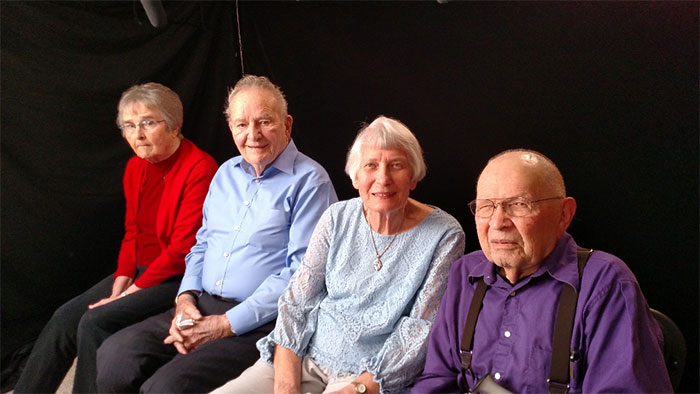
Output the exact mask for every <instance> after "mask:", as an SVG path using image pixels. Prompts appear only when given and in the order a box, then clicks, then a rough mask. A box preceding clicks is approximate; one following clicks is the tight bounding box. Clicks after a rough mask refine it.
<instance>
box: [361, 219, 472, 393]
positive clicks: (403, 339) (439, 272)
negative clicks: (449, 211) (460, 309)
mask: <svg viewBox="0 0 700 394" xmlns="http://www.w3.org/2000/svg"><path fill="white" fill-rule="evenodd" d="M464 238H465V237H464V232H463V231H462V229H461V228H460V227H459V225H457V226H456V228H452V229H450V231H447V232H446V233H445V235H444V237H443V239H442V240H441V241H440V243H439V245H438V247H437V248H436V250H435V251H434V252H433V257H432V262H431V264H430V269H429V271H428V273H427V275H426V276H425V280H424V281H423V283H422V285H421V287H420V289H419V290H418V293H417V295H416V299H415V301H414V303H413V306H412V307H411V312H410V314H409V316H406V317H403V318H401V319H400V320H399V322H398V324H397V325H396V328H395V329H394V331H393V332H392V334H391V335H390V336H389V338H387V340H386V342H385V343H384V346H383V347H382V349H381V351H380V352H379V354H378V355H377V356H376V357H373V358H372V359H371V361H370V365H369V366H368V369H367V370H368V372H370V373H372V374H373V375H374V380H375V381H377V382H378V383H379V384H380V388H381V392H382V393H388V392H393V391H400V390H402V389H405V388H406V386H408V385H410V383H411V382H413V381H414V380H415V379H416V378H417V377H418V375H420V373H421V371H422V370H423V364H424V363H425V353H426V350H427V346H428V336H429V334H430V328H431V327H432V324H433V320H434V319H435V315H436V314H437V310H438V306H439V305H440V299H441V298H442V294H443V292H444V291H445V284H446V282H447V275H448V273H449V270H450V266H451V265H452V263H453V262H454V261H456V260H457V259H458V258H459V257H461V256H462V254H463V253H464V242H465V241H464Z"/></svg>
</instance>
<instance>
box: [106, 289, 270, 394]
mask: <svg viewBox="0 0 700 394" xmlns="http://www.w3.org/2000/svg"><path fill="white" fill-rule="evenodd" d="M235 305H236V303H230V302H225V301H221V300H217V299H215V298H214V297H212V296H210V295H209V294H207V293H203V294H202V296H201V297H200V298H199V304H198V308H199V310H200V312H201V313H202V315H203V316H208V315H215V314H223V313H225V312H226V311H227V310H229V309H231V308H232V307H233V306H235ZM174 311H175V309H174V308H172V309H171V310H169V311H167V312H165V313H161V314H159V315H157V316H153V317H151V318H149V319H146V320H144V321H143V322H141V323H138V324H134V325H133V326H131V327H127V328H125V329H123V330H121V331H119V332H118V333H116V334H114V335H112V336H111V337H110V338H109V339H107V340H106V341H105V342H104V343H103V344H102V346H101V347H100V349H99V350H98V351H97V386H98V388H99V390H100V392H102V393H133V392H137V391H140V392H144V393H204V392H209V391H212V390H214V389H216V388H217V387H220V386H222V385H224V384H225V383H226V382H228V381H229V380H231V379H234V378H236V377H238V375H240V374H241V372H243V371H244V370H245V369H246V368H248V367H250V366H251V365H253V364H254V363H255V362H256V361H257V360H258V359H259V358H260V353H259V352H258V350H257V348H256V347H255V343H256V342H257V341H258V340H259V339H260V338H262V337H264V336H266V335H267V334H268V333H270V331H272V329H273V328H274V327H275V322H274V321H272V322H270V323H267V324H265V325H263V326H261V327H258V328H257V329H255V330H253V331H250V332H247V333H245V334H243V335H241V336H234V337H227V338H220V339H216V340H213V341H210V342H207V343H205V344H204V345H202V346H200V347H198V348H197V349H195V350H194V351H191V352H190V353H188V354H185V355H183V354H180V353H178V352H177V350H176V349H175V346H173V345H165V344H164V343H163V340H164V339H165V337H167V336H168V330H169V329H170V322H171V321H172V319H173V314H174Z"/></svg>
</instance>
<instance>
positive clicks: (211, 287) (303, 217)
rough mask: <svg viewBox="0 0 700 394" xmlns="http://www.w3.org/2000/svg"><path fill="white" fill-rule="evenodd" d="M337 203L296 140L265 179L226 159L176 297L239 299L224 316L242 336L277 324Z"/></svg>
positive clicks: (325, 176) (326, 178) (319, 169)
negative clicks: (325, 216)
mask: <svg viewBox="0 0 700 394" xmlns="http://www.w3.org/2000/svg"><path fill="white" fill-rule="evenodd" d="M337 200H338V197H337V196H336V194H335V190H334V188H333V184H332V183H331V180H330V178H329V176H328V173H326V170H324V169H323V167H321V166H320V165H319V164H318V163H316V162H315V161H313V160H312V159H310V158H309V157H308V156H306V155H304V154H302V153H300V152H299V151H298V150H297V148H296V146H295V145H294V142H293V141H291V140H290V141H289V144H288V145H287V147H286V148H285V149H284V151H283V152H282V153H281V154H280V155H279V157H277V159H276V160H275V161H274V162H273V163H272V165H271V166H270V167H268V168H267V169H266V170H265V171H264V172H263V174H262V176H260V177H256V174H255V171H254V169H253V167H252V166H251V165H250V164H249V163H247V162H246V161H245V160H243V157H242V156H236V157H234V158H232V159H230V160H228V161H226V162H225V163H224V164H223V165H221V167H219V170H218V171H217V173H216V175H215V176H214V179H213V180H212V182H211V185H210V186H209V193H208V194H207V197H206V199H205V201H204V207H203V218H202V227H201V228H200V229H199V231H198V232H197V243H196V245H194V246H193V247H192V249H191V251H190V253H189V254H188V255H187V257H186V258H185V264H186V267H187V268H186V269H185V274H184V277H183V278H182V283H181V285H180V290H179V291H178V294H179V293H181V292H183V291H185V290H197V291H205V292H207V293H209V294H213V295H217V296H221V297H224V298H229V299H234V300H237V301H240V304H238V305H236V306H235V307H233V308H231V309H229V310H228V311H227V312H226V316H227V318H228V320H229V322H230V324H231V328H233V330H234V331H235V332H236V334H238V335H242V334H245V333H246V332H248V331H250V330H253V329H255V328H257V327H259V326H261V325H263V324H265V323H267V322H269V321H272V320H273V319H274V318H275V317H276V316H277V299H278V298H279V296H280V294H282V291H283V290H284V288H285V287H286V286H287V283H288V282H289V278H290V277H291V276H292V274H293V273H294V271H295V270H296V269H297V267H298V266H299V263H300V262H301V258H302V257H303V255H304V253H305V252H306V247H307V245H308V243H309V239H310V238H311V234H312V232H313V229H314V226H315V225H316V222H317V221H318V219H319V218H320V217H321V214H322V213H323V211H324V210H325V209H326V208H327V207H328V206H329V205H330V204H332V203H334V202H336V201H337Z"/></svg>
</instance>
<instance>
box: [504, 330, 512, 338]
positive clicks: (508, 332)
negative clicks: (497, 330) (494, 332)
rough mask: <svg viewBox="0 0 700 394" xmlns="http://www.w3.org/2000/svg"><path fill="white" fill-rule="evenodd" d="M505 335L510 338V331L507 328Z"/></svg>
mask: <svg viewBox="0 0 700 394" xmlns="http://www.w3.org/2000/svg"><path fill="white" fill-rule="evenodd" d="M503 336H504V337H506V338H510V331H508V330H506V331H505V332H504V333H503Z"/></svg>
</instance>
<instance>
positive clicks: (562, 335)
mask: <svg viewBox="0 0 700 394" xmlns="http://www.w3.org/2000/svg"><path fill="white" fill-rule="evenodd" d="M591 254H593V249H585V248H578V250H577V251H576V258H577V263H578V277H579V281H580V280H581V278H582V277H583V269H584V267H585V266H586V263H587V262H588V259H589V258H590V257H591ZM579 283H580V282H579ZM486 290H488V285H487V284H486V282H484V278H480V279H479V282H478V283H477V285H476V289H475V290H474V295H473V296H472V302H471V304H469V311H468V312H467V320H466V322H465V323H464V332H463V333H462V342H461V344H460V351H459V357H460V359H461V362H462V365H461V367H462V373H461V375H460V377H461V379H462V380H463V384H464V386H465V387H468V385H467V379H466V373H469V374H470V375H471V376H472V378H474V372H473V371H472V350H473V346H474V331H475V330H476V320H477V318H478V317H479V312H481V306H482V304H483V301H484V296H485V295H486ZM577 301H578V300H577V295H576V290H575V289H574V288H573V287H571V286H564V287H563V288H562V292H561V294H560V296H559V306H558V308H557V318H556V321H555V323H554V337H553V340H552V360H551V366H550V374H549V379H547V383H548V384H549V391H550V393H561V394H566V393H567V392H568V391H569V380H570V378H569V371H573V362H574V359H575V358H574V357H575V355H574V354H573V353H572V352H571V351H570V350H569V348H570V346H571V334H572V331H573V326H574V317H575V314H576V303H577ZM569 364H571V366H569Z"/></svg>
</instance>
